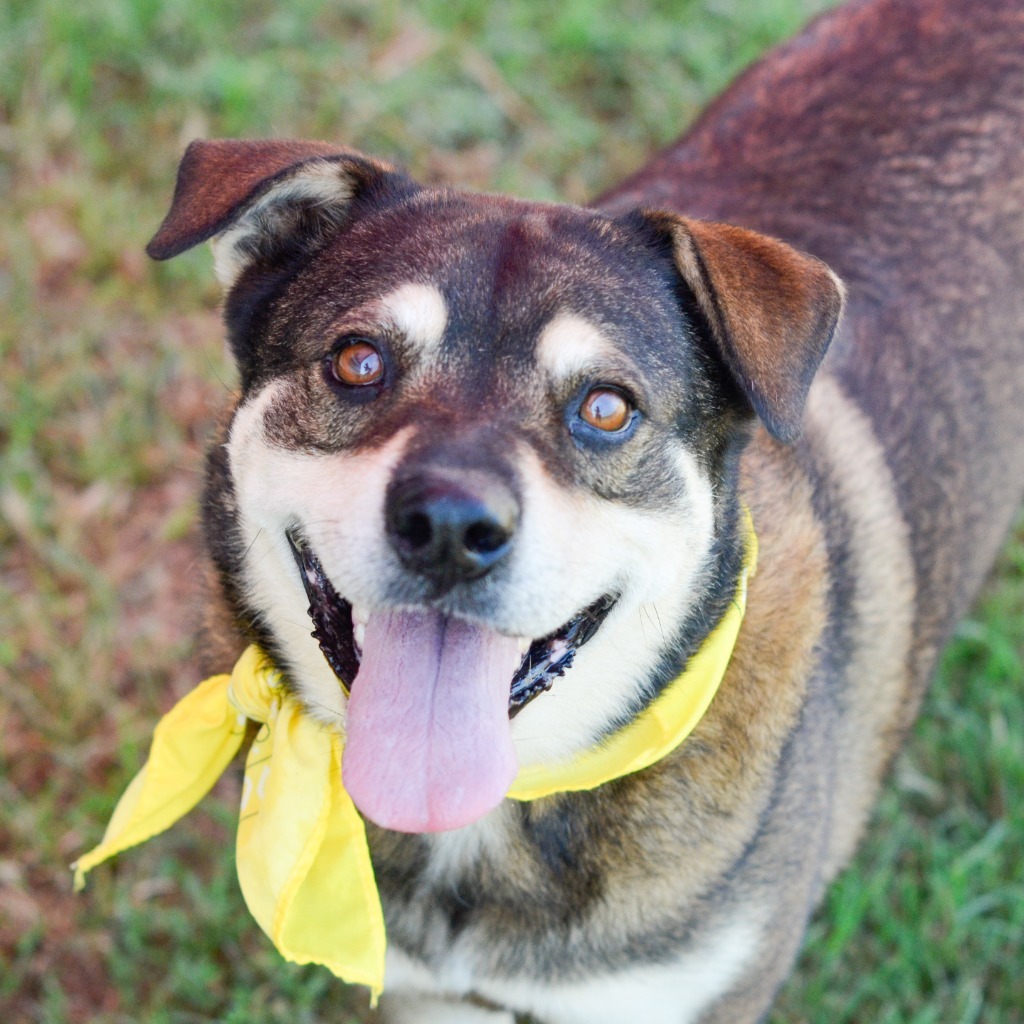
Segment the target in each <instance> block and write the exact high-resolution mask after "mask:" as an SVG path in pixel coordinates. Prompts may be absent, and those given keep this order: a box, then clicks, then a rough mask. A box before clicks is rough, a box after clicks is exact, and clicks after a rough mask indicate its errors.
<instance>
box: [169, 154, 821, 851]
mask: <svg viewBox="0 0 1024 1024" xmlns="http://www.w3.org/2000/svg"><path fill="white" fill-rule="evenodd" d="M210 236H215V244H214V248H215V258H216V267H217V272H218V276H219V277H220V278H221V280H222V281H223V283H224V284H225V287H226V289H227V299H226V304H225V318H226V322H227V325H228V330H229V340H230V342H231V345H232V348H233V350H234V352H235V355H236V357H237V359H238V363H239V367H240V375H241V380H242V386H243V393H242V398H241V402H240V403H239V406H238V408H237V410H236V412H235V415H234V418H233V421H232V423H231V426H230V431H229V434H228V437H227V443H226V444H225V445H224V446H223V449H219V450H217V451H216V452H215V453H214V455H213V456H212V458H211V466H212V467H213V468H212V471H211V472H212V477H211V478H212V481H213V484H212V486H211V501H210V508H211V512H210V516H209V523H208V527H209V530H210V531H211V534H212V536H211V541H212V547H213V550H214V552H215V554H216V555H217V558H218V562H219V563H220V569H221V571H222V573H223V574H224V575H225V577H226V582H227V584H228V590H229V593H230V594H231V595H233V597H234V600H235V602H236V604H237V605H238V611H239V614H240V617H241V618H242V619H243V621H246V622H249V623H251V624H252V628H253V629H254V631H255V634H256V637H257V638H258V639H259V640H260V641H261V642H262V643H263V644H264V645H265V646H267V647H268V648H269V649H270V650H271V652H272V653H273V655H274V656H275V658H276V659H277V661H278V662H279V664H280V665H281V667H282V669H284V671H285V673H286V675H287V677H288V679H289V680H290V682H291V683H292V685H293V686H294V687H295V688H296V690H297V692H298V693H299V694H300V696H301V697H302V699H303V700H304V701H305V703H306V706H307V707H308V709H309V710H310V712H311V713H312V714H315V715H317V716H319V717H321V718H323V719H324V720H325V721H327V722H331V723H337V724H340V725H342V726H343V727H344V729H345V731H346V734H347V738H346V747H345V754H344V761H343V769H344V778H345V783H346V787H347V789H348V790H349V792H350V794H351V795H352V797H353V799H354V801H355V802H356V804H357V806H358V807H359V808H360V810H362V811H363V813H364V814H365V815H366V816H367V817H369V818H371V819H372V820H374V821H376V822H378V823H379V824H382V825H384V826H387V827H391V828H397V829H402V830H407V831H428V830H439V829H450V828H455V827H458V826H461V825H464V824H467V823H468V822H470V821H473V820H475V819H477V818H479V817H480V816H482V815H483V814H485V813H486V812H487V811H488V810H490V809H491V808H493V807H494V806H495V805H496V804H497V803H498V802H499V801H500V800H501V798H502V797H503V796H504V794H505V792H506V791H507V789H508V787H509V785H510V783H511V782H512V779H513V778H514V776H515V773H516V769H517V765H525V764H531V763H536V762H540V761H551V760H555V759H559V758H565V757H567V756H569V755H571V754H573V753H575V752H577V751H579V750H580V749H583V748H585V747H587V746H588V745H590V744H592V743H593V742H594V741H595V739H597V738H598V737H599V736H600V735H601V734H602V733H603V732H605V731H607V730H608V729H609V728H610V727H612V726H613V725H615V724H617V723H621V722H622V721H624V720H626V719H628V717H629V716H630V715H632V714H634V713H635V712H636V711H637V710H638V708H639V707H641V706H642V704H643V702H644V701H645V700H646V699H648V698H649V697H650V695H651V694H652V693H653V692H655V690H656V689H657V687H658V686H659V685H661V684H662V683H663V682H664V681H665V678H666V677H667V675H668V674H669V673H670V672H671V671H672V670H673V669H674V668H676V667H678V661H679V653H678V652H679V651H680V650H681V649H682V648H684V647H685V643H684V639H685V638H684V637H683V635H682V633H683V627H684V624H685V623H688V622H691V621H692V619H693V618H694V615H695V612H699V604H700V601H701V599H702V596H704V595H705V594H706V593H707V591H708V588H709V586H710V585H711V582H712V581H713V579H714V577H715V574H716V571H717V569H718V567H719V566H720V563H721V560H722V559H721V556H722V548H723V537H722V526H721V524H722V523H723V521H725V519H726V514H725V513H726V511H727V510H728V509H730V508H732V507H734V505H735V464H736V456H737V454H738V451H739V449H740V447H741V446H742V443H743V440H744V438H745V435H746V432H747V424H748V422H749V420H750V418H751V416H752V413H753V412H754V411H756V412H758V413H759V414H760V415H761V417H762V419H764V420H765V422H766V424H767V425H768V426H769V428H770V429H771V430H772V431H773V432H774V433H776V434H777V435H778V436H780V437H788V436H791V435H792V434H793V433H794V432H795V430H796V428H797V424H798V422H799V413H800V409H801V407H802V404H803V400H804V397H805V395H806V390H807V386H808V385H809V383H810V377H811V375H812V374H813V372H814V369H815V368H816V366H817V364H818V362H819V361H820V358H821V356H822V354H823V352H824V348H825V346H826V345H827V343H828V339H829V337H830V335H831V331H832V329H833V328H834V325H835V319H836V317H837V315H838V304H839V298H838V290H837V286H836V284H835V283H834V279H832V278H831V276H830V275H829V274H828V272H827V271H825V270H824V268H821V267H820V265H818V264H816V263H814V261H811V260H809V259H807V258H806V257H802V256H799V255H798V254H796V253H793V252H792V251H791V250H788V249H787V248H786V247H785V246H782V245H781V244H780V243H775V242H769V240H766V239H761V238H758V237H757V236H751V235H750V234H749V233H747V232H739V231H738V230H737V229H726V228H721V227H720V226H709V225H696V224H693V223H687V222H684V221H682V220H679V219H675V218H669V217H667V216H664V215H662V216H659V215H654V214H637V215H634V216H632V217H628V218H624V219H618V220H613V219H610V218H608V217H606V216H603V215H601V214H599V213H596V212H593V211H588V210H581V209H578V208H574V207H563V206H551V205H539V204H531V203H525V202H518V201H513V200H507V199H498V198H495V197H481V196H472V195H466V194H460V193H453V192H450V191H440V190H432V189H422V188H419V187H417V186H415V185H414V184H413V183H412V182H410V181H409V180H408V179H406V178H405V177H404V176H401V175H399V174H397V173H395V172H394V171H392V170H391V169H389V168H387V167H385V166H383V165H378V164H374V163H372V162H370V161H367V160H365V159H364V158H361V157H357V156H353V155H350V154H336V153H328V152H327V151H325V149H324V147H321V146H313V147H310V146H306V147H305V148H303V146H302V144H285V143H276V144H275V143H265V144H246V143H235V144H230V143H220V144H205V146H201V147H199V148H197V147H193V149H191V150H190V154H189V155H188V156H187V157H186V160H185V161H184V162H183V166H182V172H181V174H180V176H179V185H178V192H177V193H176V196H175V205H174V208H173V209H172V212H171V214H170V215H169V216H168V220H167V221H166V222H165V224H164V226H163V228H162V229H161V232H160V233H159V234H158V235H157V238H156V239H155V240H154V243H153V244H152V245H151V252H153V253H154V255H157V256H161V257H164V256H168V255H173V254H174V253H175V252H178V251H181V249H183V248H187V247H188V246H189V245H192V244H195V243H196V242H197V241H200V240H202V239H204V238H207V237H210ZM766 290H767V291H769V292H771V295H770V296H769V297H768V298H767V299H766V297H765V295H763V294H762V293H763V292H765V291H766ZM759 301H760V302H761V303H763V304H764V305H765V308H761V307H759V306H758V305H757V303H758V302H759ZM779 307H784V308H782V309H781V312H780V308H779ZM751 309H753V310H754V312H753V313H752V312H751ZM747 319H750V320H751V321H752V322H753V323H754V325H755V327H754V328H750V329H748V328H747V326H746V321H747ZM780 324H784V326H779V325H780ZM754 335H756V336H754ZM307 608H308V609H309V613H308V614H307ZM698 617H699V616H698ZM311 628H312V630H313V634H314V635H311Z"/></svg>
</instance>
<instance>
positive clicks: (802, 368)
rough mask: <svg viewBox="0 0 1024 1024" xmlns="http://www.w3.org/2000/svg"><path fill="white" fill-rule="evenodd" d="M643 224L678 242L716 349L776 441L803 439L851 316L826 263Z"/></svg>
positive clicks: (681, 226) (726, 230)
mask: <svg viewBox="0 0 1024 1024" xmlns="http://www.w3.org/2000/svg"><path fill="white" fill-rule="evenodd" d="M641 216H642V217H643V218H644V219H645V220H646V221H647V222H648V224H650V225H651V226H653V227H654V228H655V229H656V230H657V231H658V232H659V233H660V234H663V235H664V234H667V235H668V237H669V238H670V239H671V244H672V253H673V256H674V259H675V263H676V267H677V269H678V271H679V274H680V275H681V277H682V278H683V280H684V281H685V282H686V284H687V285H688V287H689V289H690V291H691V292H692V293H693V296H694V298H695V299H696V302H697V305H698V307H699V309H700V312H701V313H702V314H703V317H704V319H705V321H706V322H707V325H708V328H709V330H710V332H711V336H712V339H711V340H712V341H713V343H714V345H715V346H716V348H717V351H718V354H719V356H720V358H721V359H722V361H723V362H724V364H725V366H726V368H727V369H728V371H729V373H730V374H731V376H732V377H733V378H734V379H735V381H736V383H737V384H738V385H739V387H740V390H741V391H742V392H743V394H744V396H745V397H746V399H747V401H748V402H749V403H750V405H751V407H752V408H753V410H754V412H755V413H756V414H757V415H758V417H759V418H760V419H761V421H762V422H763V423H764V425H765V427H767V429H768V432H769V433H770V434H771V435H772V436H773V437H775V438H777V439H778V440H780V441H787V442H789V441H793V440H795V439H796V438H797V437H798V436H799V433H800V421H801V419H802V418H803V410H804V403H805V402H806V400H807V392H808V389H809V388H810V386H811V381H812V379H813V378H814V374H815V372H816V371H817V369H818V366H819V365H820V363H821V360H822V359H823V358H824V356H825V352H826V350H827V349H828V346H829V343H830V342H831V340H832V335H833V334H834V333H835V330H836V326H837V325H838V323H839V317H840V314H841V312H842V308H843V291H844V290H843V285H842V282H841V281H840V280H839V278H838V277H836V275H835V274H833V273H832V271H831V270H829V268H828V267H827V266H825V264H824V263H822V262H821V261H820V260H817V259H815V258H814V257H813V256H808V255H806V254H805V253H801V252H798V251H797V250H796V249H793V248H792V247H791V246H789V245H786V244H785V243H784V242H780V241H778V240H777V239H774V238H769V237H767V236H766V235H761V234H758V233H757V232H754V231H748V230H746V229H745V228H738V227H734V226H733V225H730V224H716V223H712V222H710V221H700V220H692V219H690V218H687V217H680V216H677V215H676V214H672V213H666V212H663V211H643V213H642V214H641Z"/></svg>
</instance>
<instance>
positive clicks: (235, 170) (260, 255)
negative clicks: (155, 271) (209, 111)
mask: <svg viewBox="0 0 1024 1024" xmlns="http://www.w3.org/2000/svg"><path fill="white" fill-rule="evenodd" d="M370 188H376V189H377V191H378V192H381V193H384V192H388V191H390V192H391V193H392V194H407V193H410V192H413V191H415V189H416V186H415V184H414V183H413V182H412V181H411V180H410V179H409V178H407V177H406V176H405V175H404V174H401V173H400V172H399V171H397V170H396V169H395V168H394V167H392V166H390V165H389V164H386V163H383V162H381V161H379V160H372V159H370V158H369V157H366V156H363V155H362V154H361V153H357V152H355V151H354V150H350V149H344V148H342V147H339V146H335V145H331V144H330V143H326V142H299V141H292V140H286V139H261V140H250V139H214V140H209V141H207V140H202V139H200V140H197V141H195V142H193V143H191V144H190V145H189V147H188V149H187V150H186V151H185V155H184V156H183V157H182V160H181V165H180V166H179V167H178V180H177V183H176V184H175V187H174V199H173V200H172V201H171V209H170V212H169V213H168V214H167V216H166V218H165V219H164V222H163V224H161V225H160V229H159V230H158V231H157V233H156V235H155V236H154V237H153V240H152V241H151V242H150V243H149V245H148V246H147V247H146V252H147V253H148V254H149V255H150V256H151V257H153V259H157V260H166V259H170V258H171V257H172V256H177V255H178V254H179V253H182V252H184V251H185V250H186V249H191V248H192V246H194V245H199V243H200V242H205V241H207V240H210V239H212V240H213V253H214V269H215V272H216V274H217V277H218V279H219V280H220V282H221V284H223V285H224V287H225V289H230V288H231V287H232V285H233V284H234V283H235V282H236V281H237V280H238V278H239V277H240V276H241V274H242V272H243V271H244V270H245V269H246V268H247V267H249V266H250V265H252V264H253V263H255V262H257V261H260V262H263V263H269V264H273V263H275V262H279V261H282V260H283V259H285V258H286V257H287V256H289V255H302V254H305V253H309V252H311V251H313V250H314V249H315V248H316V247H317V246H318V245H319V244H320V243H321V242H322V241H323V240H324V239H325V238H326V237H327V236H328V235H329V234H330V232H331V231H332V230H333V229H336V228H337V227H338V226H339V225H340V224H341V223H342V222H343V221H344V219H345V217H346V216H347V214H348V212H349V210H350V207H351V206H352V204H353V201H354V200H355V199H356V198H357V197H358V196H359V195H360V194H361V193H364V192H366V191H367V190H368V189H370Z"/></svg>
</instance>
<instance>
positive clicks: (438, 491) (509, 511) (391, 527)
mask: <svg viewBox="0 0 1024 1024" xmlns="http://www.w3.org/2000/svg"><path fill="white" fill-rule="evenodd" d="M386 520H387V531H388V538H389V540H390V542H391V546H392V547H393V548H394V550H395V551H396V552H397V554H398V557H399V558H400V559H401V560H402V563H403V564H404V565H405V566H406V567H407V568H409V569H411V570H412V571H413V572H415V573H417V574H419V575H420V576H424V577H426V578H427V579H429V580H430V581H431V582H433V583H435V584H437V585H438V586H439V587H442V588H444V589H449V588H451V587H453V586H454V585H455V584H456V583H464V582H468V581H469V580H474V579H477V578H479V577H480V576H483V575H484V574H485V573H487V572H489V571H490V570H491V569H493V568H494V566H495V565H497V564H498V563H499V562H500V561H501V560H502V559H503V558H504V557H505V556H506V555H507V554H508V552H509V551H510V550H511V548H512V539H513V537H514V535H515V531H516V526H517V525H518V522H519V504H518V502H517V501H516V498H515V495H514V494H513V493H512V491H511V489H510V488H509V487H508V486H507V485H506V484H505V483H504V482H502V481H501V480H500V479H498V478H497V477H494V476H491V475H490V474H486V473H482V472H478V471H465V470H463V471H461V472H458V473H456V472H449V471H446V470H442V469H438V470H425V471H421V472H419V473H417V474H415V475H413V476H409V477H404V478H401V479H398V480H396V481H395V482H394V483H393V484H392V485H391V487H390V488H389V489H388V494H387V499H386Z"/></svg>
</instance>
